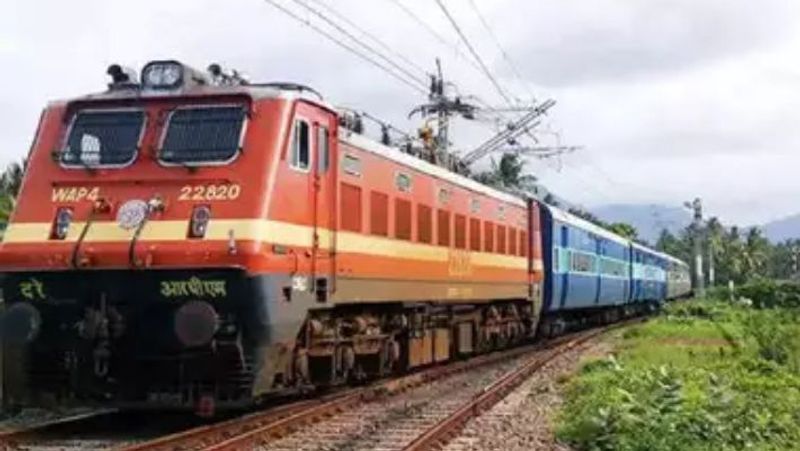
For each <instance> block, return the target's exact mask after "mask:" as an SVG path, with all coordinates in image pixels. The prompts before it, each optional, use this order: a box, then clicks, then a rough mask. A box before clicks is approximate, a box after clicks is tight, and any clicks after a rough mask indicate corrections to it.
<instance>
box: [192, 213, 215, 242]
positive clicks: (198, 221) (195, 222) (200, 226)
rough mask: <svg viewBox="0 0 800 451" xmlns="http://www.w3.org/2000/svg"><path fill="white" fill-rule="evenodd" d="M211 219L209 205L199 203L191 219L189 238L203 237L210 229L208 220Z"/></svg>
mask: <svg viewBox="0 0 800 451" xmlns="http://www.w3.org/2000/svg"><path fill="white" fill-rule="evenodd" d="M210 219H211V208H210V207H209V206H207V205H198V206H196V207H194V210H192V219H191V221H189V238H203V237H204V236H206V230H208V221H209V220H210Z"/></svg>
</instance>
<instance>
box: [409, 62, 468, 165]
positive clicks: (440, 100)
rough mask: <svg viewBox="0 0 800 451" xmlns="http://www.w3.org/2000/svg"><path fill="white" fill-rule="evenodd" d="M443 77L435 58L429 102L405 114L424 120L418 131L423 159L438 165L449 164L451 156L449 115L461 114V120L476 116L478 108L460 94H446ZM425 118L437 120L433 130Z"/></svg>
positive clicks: (439, 64)
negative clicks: (434, 72)
mask: <svg viewBox="0 0 800 451" xmlns="http://www.w3.org/2000/svg"><path fill="white" fill-rule="evenodd" d="M449 84H451V83H448V82H446V81H445V79H444V74H443V73H442V65H441V62H440V61H439V59H438V58H437V59H436V74H435V75H431V85H430V91H429V93H428V103H426V104H423V105H419V106H417V107H415V108H414V109H413V110H411V112H410V113H409V114H408V117H409V118H410V117H412V116H413V115H415V114H419V115H420V116H421V117H422V118H423V119H425V120H426V123H425V125H424V126H423V128H422V129H421V130H420V135H421V137H422V139H423V143H424V147H425V152H426V154H427V155H425V156H424V158H425V159H426V160H428V161H429V162H431V163H433V164H437V165H440V166H449V165H451V164H450V163H452V161H450V160H453V158H452V157H451V155H450V154H449V145H450V133H449V129H450V118H451V117H452V116H456V115H457V116H460V117H463V118H464V119H470V120H471V119H475V111H476V110H477V107H476V106H475V105H473V104H471V103H467V102H466V101H465V100H464V99H462V98H461V97H460V96H457V95H456V96H449V95H448V93H447V92H446V91H445V85H449ZM428 119H431V120H435V121H436V131H435V135H434V131H433V130H432V127H430V126H429V125H428Z"/></svg>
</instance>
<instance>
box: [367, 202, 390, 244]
mask: <svg viewBox="0 0 800 451" xmlns="http://www.w3.org/2000/svg"><path fill="white" fill-rule="evenodd" d="M369 209H370V233H372V234H373V235H380V236H389V196H387V195H386V194H383V193H379V192H376V191H372V192H370V199H369Z"/></svg>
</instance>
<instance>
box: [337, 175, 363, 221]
mask: <svg viewBox="0 0 800 451" xmlns="http://www.w3.org/2000/svg"><path fill="white" fill-rule="evenodd" d="M341 193H342V194H341V196H342V209H341V210H340V211H341V213H340V215H341V218H340V222H339V223H340V224H341V226H340V227H341V228H342V230H347V231H349V232H361V188H359V187H357V186H355V185H350V184H347V183H342V189H341Z"/></svg>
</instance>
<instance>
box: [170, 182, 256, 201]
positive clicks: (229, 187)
mask: <svg viewBox="0 0 800 451" xmlns="http://www.w3.org/2000/svg"><path fill="white" fill-rule="evenodd" d="M240 194H242V187H241V186H240V185H238V184H236V183H234V184H226V185H184V186H182V187H181V193H180V195H179V196H178V200H234V199H236V198H238V197H239V195H240Z"/></svg>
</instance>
